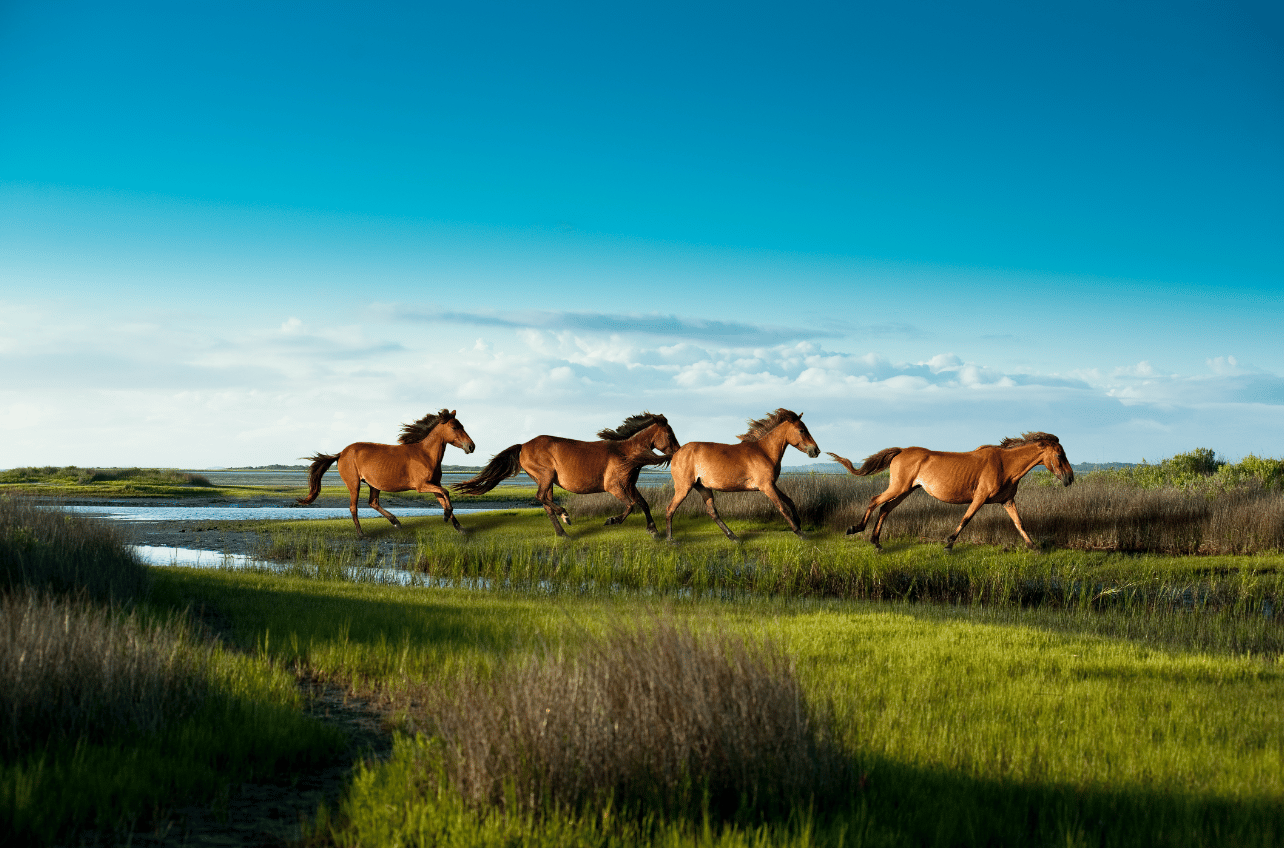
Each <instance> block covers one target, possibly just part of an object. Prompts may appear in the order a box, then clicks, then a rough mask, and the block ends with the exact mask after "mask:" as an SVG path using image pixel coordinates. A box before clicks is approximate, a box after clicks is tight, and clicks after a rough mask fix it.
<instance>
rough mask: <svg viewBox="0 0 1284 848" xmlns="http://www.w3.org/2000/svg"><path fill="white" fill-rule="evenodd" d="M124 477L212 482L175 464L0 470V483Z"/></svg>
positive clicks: (145, 481)
mask: <svg viewBox="0 0 1284 848" xmlns="http://www.w3.org/2000/svg"><path fill="white" fill-rule="evenodd" d="M121 481H127V482H132V483H143V484H150V485H162V486H200V487H211V486H213V485H214V484H213V483H211V482H210V481H209V478H208V477H205V476H204V475H202V474H193V473H192V472H190V471H179V470H178V469H175V468H78V467H77V466H75V465H67V466H63V467H61V468H60V467H57V466H53V465H47V466H43V467H40V466H26V467H23V468H10V469H7V470H5V471H0V483H44V484H51V483H52V484H59V483H61V484H73V483H74V484H77V485H82V486H83V485H87V484H89V483H107V482H121Z"/></svg>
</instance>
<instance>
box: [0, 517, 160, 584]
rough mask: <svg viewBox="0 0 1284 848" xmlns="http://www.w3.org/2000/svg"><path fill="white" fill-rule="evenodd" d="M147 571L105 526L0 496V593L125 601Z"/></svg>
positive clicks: (113, 530) (147, 578)
mask: <svg viewBox="0 0 1284 848" xmlns="http://www.w3.org/2000/svg"><path fill="white" fill-rule="evenodd" d="M148 580H149V577H148V571H147V566H146V565H144V564H143V563H142V562H141V561H139V559H138V558H137V557H136V556H134V553H133V552H132V551H131V550H130V548H129V546H128V545H127V544H126V543H125V541H124V540H123V538H122V537H121V535H120V533H119V532H118V531H117V530H116V529H115V527H113V526H112V525H111V524H110V523H108V522H106V521H101V520H98V519H95V518H92V517H89V516H85V515H78V514H76V513H70V512H64V511H62V510H59V509H55V508H52V507H51V506H48V505H41V504H38V503H36V502H35V501H33V500H30V499H29V498H25V497H22V496H21V495H0V592H6V591H13V590H16V589H20V588H30V589H38V590H44V591H50V592H57V593H61V594H76V595H83V596H85V597H88V598H91V599H96V600H104V601H106V600H116V601H130V600H133V599H136V598H138V597H140V596H141V595H142V593H143V592H144V591H145V590H146V588H147V584H148Z"/></svg>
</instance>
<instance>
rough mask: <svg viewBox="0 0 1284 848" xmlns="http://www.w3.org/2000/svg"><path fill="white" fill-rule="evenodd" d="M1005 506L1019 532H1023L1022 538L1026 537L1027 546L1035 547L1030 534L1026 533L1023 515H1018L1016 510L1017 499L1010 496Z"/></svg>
mask: <svg viewBox="0 0 1284 848" xmlns="http://www.w3.org/2000/svg"><path fill="white" fill-rule="evenodd" d="M1003 508H1004V509H1006V510H1007V511H1008V517H1009V518H1011V519H1012V523H1013V524H1015V525H1016V529H1017V532H1018V533H1020V534H1021V538H1022V539H1025V546H1026V547H1027V548H1034V547H1035V544H1034V542H1033V541H1031V540H1030V534H1028V533H1026V532H1025V528H1024V527H1022V526H1021V516H1019V515H1017V510H1016V499H1015V498H1008V499H1007V500H1006V501H1004V502H1003Z"/></svg>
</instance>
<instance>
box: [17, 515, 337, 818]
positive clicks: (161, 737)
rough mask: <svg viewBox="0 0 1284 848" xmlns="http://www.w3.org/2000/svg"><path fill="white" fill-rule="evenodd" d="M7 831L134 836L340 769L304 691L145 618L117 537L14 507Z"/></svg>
mask: <svg viewBox="0 0 1284 848" xmlns="http://www.w3.org/2000/svg"><path fill="white" fill-rule="evenodd" d="M0 575H2V576H3V580H2V581H0V727H2V728H3V729H2V730H0V831H4V832H5V833H7V834H9V835H10V836H11V837H12V838H13V839H16V840H17V841H18V843H21V844H28V843H33V842H35V843H45V842H51V841H55V840H66V839H67V838H69V837H71V836H72V835H74V834H75V833H77V832H78V831H79V830H81V829H83V828H90V829H94V830H97V831H99V832H101V833H104V834H116V835H120V834H128V833H129V832H131V831H134V830H137V829H140V828H145V827H146V826H147V823H148V822H149V821H151V820H152V819H153V818H154V817H155V816H156V815H157V814H159V813H161V812H162V811H163V808H162V806H161V799H164V800H165V802H167V803H171V804H182V803H185V802H187V801H191V800H208V799H213V798H216V797H218V796H219V795H220V793H225V792H226V788H227V786H228V784H229V783H233V782H239V781H241V780H245V779H250V778H253V777H263V776H270V775H273V774H277V773H288V772H289V771H290V770H292V769H294V768H297V767H298V766H299V765H302V764H308V763H318V762H323V761H325V760H327V759H332V758H333V757H334V756H335V755H336V753H337V752H338V751H339V750H340V747H341V741H342V740H341V739H340V738H339V737H338V736H337V734H336V733H334V732H333V731H331V730H329V729H327V728H325V727H322V726H319V725H318V724H317V723H315V722H314V721H311V720H309V719H307V718H306V717H305V716H304V715H303V714H302V712H301V707H302V699H301V697H300V695H299V693H298V691H297V689H296V687H295V684H294V681H293V678H292V676H290V675H288V674H285V673H283V672H282V671H281V670H279V669H276V668H274V667H272V666H271V665H270V664H265V663H262V662H256V661H254V660H252V659H251V658H249V657H243V656H240V655H238V654H236V653H233V652H229V651H227V650H226V649H224V648H223V647H222V646H221V645H219V644H218V643H217V642H216V641H211V640H210V639H209V638H208V637H207V636H202V635H201V633H200V629H201V628H200V626H199V624H198V623H196V622H193V621H192V619H191V618H190V616H189V614H188V611H186V610H184V609H181V608H173V607H169V606H165V605H161V606H159V607H156V606H152V605H149V604H147V603H146V598H147V596H148V595H149V589H150V585H151V576H152V575H151V572H150V569H148V568H147V567H145V566H143V565H141V564H140V563H138V562H137V560H136V559H135V558H134V556H133V554H132V552H131V551H130V550H129V549H128V548H127V547H126V546H125V545H124V544H123V543H122V542H121V541H120V539H119V537H117V536H116V535H115V533H114V532H113V531H112V529H111V527H110V526H108V525H105V524H103V523H101V522H98V521H94V520H92V519H88V518H85V517H83V516H79V515H72V514H64V513H60V512H57V511H54V510H48V509H40V508H38V507H36V506H34V505H32V504H30V503H28V502H26V501H25V500H22V499H20V498H15V497H12V496H0Z"/></svg>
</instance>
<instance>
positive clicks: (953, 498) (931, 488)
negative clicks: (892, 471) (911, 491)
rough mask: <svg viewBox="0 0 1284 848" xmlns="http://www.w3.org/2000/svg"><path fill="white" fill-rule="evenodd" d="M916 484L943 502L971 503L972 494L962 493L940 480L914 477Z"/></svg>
mask: <svg viewBox="0 0 1284 848" xmlns="http://www.w3.org/2000/svg"><path fill="white" fill-rule="evenodd" d="M914 485H915V486H918V487H919V488H920V489H922V490H923V491H925V492H927V493H928V494H929V495H931V496H932V497H934V498H936V499H937V500H938V501H940V502H941V503H948V504H960V503H971V502H972V496H971V495H970V494H967V495H962V494H959V492H958V491H957V490H956V489H955V488H954V487H952V486H944V485H942V484H941V483H940V481H932V480H924V479H923V478H922V477H916V478H914Z"/></svg>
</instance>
